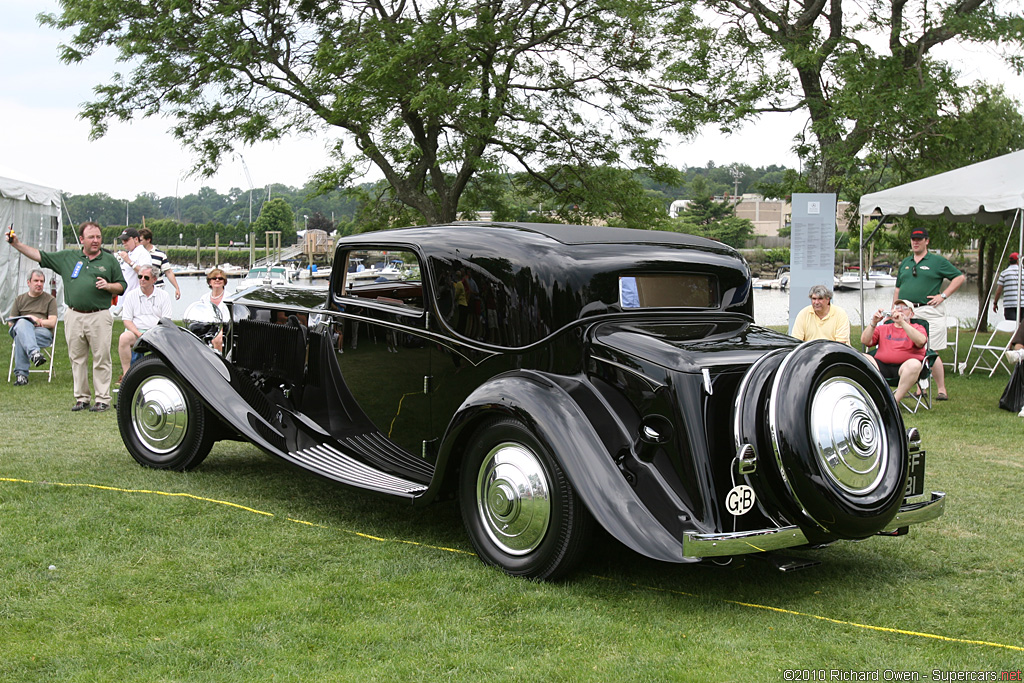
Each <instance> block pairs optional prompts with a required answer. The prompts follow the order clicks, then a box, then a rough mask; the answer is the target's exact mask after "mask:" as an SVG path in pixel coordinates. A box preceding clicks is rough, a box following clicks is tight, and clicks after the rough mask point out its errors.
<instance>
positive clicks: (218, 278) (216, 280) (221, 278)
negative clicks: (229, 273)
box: [207, 277, 228, 282]
mask: <svg viewBox="0 0 1024 683" xmlns="http://www.w3.org/2000/svg"><path fill="white" fill-rule="evenodd" d="M227 281H228V279H227V278H226V277H211V278H210V279H209V280H207V282H227Z"/></svg>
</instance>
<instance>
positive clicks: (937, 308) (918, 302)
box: [892, 228, 967, 401]
mask: <svg viewBox="0 0 1024 683" xmlns="http://www.w3.org/2000/svg"><path fill="white" fill-rule="evenodd" d="M930 241H931V240H929V238H928V231H927V230H925V229H924V228H914V229H913V230H912V231H911V232H910V251H911V252H912V253H911V254H910V256H908V257H907V258H905V259H903V262H902V263H900V269H899V273H898V274H897V275H896V290H895V291H894V293H893V295H892V297H893V299H892V300H893V302H895V301H897V300H898V299H903V300H904V301H908V302H910V303H912V304H914V314H913V317H915V318H922V319H924V320H927V321H928V348H930V349H931V350H933V351H941V350H943V349H944V348H946V299H948V298H949V297H951V296H953V293H954V292H955V291H956V290H958V289H960V286H961V285H962V284H963V283H964V281H966V280H967V277H966V276H965V275H964V274H963V273H961V272H960V271H959V270H958V269H957V268H956V266H954V265H953V264H952V263H950V262H949V261H948V260H947V259H946V258H945V257H944V256H942V255H940V254H933V253H931V252H929V251H928V244H929V243H930ZM946 280H949V284H948V285H946V286H945V288H944V287H943V283H944V282H945V281H946ZM932 377H934V378H935V392H936V393H935V398H936V399H937V400H939V401H945V400H946V399H948V398H949V394H948V393H947V392H946V371H945V369H944V368H943V366H942V360H941V359H936V361H935V365H934V366H933V367H932Z"/></svg>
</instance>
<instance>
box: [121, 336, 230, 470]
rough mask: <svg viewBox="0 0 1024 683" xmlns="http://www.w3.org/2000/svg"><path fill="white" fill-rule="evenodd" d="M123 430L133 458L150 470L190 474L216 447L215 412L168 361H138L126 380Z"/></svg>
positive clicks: (122, 383) (154, 359)
mask: <svg viewBox="0 0 1024 683" xmlns="http://www.w3.org/2000/svg"><path fill="white" fill-rule="evenodd" d="M117 426H118V428H119V429H120V431H121V440H122V441H124V445H125V447H126V448H127V449H128V452H129V453H131V455H132V457H133V458H135V460H137V461H138V462H139V463H140V464H142V465H145V466H146V467H152V468H154V469H161V470H177V471H186V470H191V469H194V468H195V467H198V466H199V464H200V463H201V462H202V461H203V460H204V459H205V458H206V456H207V455H208V454H209V452H210V448H211V447H212V446H213V441H214V439H213V428H214V426H215V425H214V424H213V423H212V421H211V417H210V415H209V413H208V412H207V411H206V408H205V407H204V406H203V404H202V402H201V401H200V400H199V398H198V397H196V395H195V393H194V392H193V391H192V390H191V388H189V387H188V386H187V385H186V384H185V382H184V381H182V379H181V378H180V377H178V375H177V374H175V373H174V372H173V371H172V370H171V369H170V368H169V367H168V366H167V365H166V364H165V363H164V362H163V360H162V359H160V358H157V357H152V356H151V357H149V358H145V359H143V360H141V361H138V362H136V363H135V364H134V365H132V367H131V368H130V369H129V371H128V372H127V373H126V374H125V376H124V379H123V380H122V381H121V389H120V391H119V398H118V401H117Z"/></svg>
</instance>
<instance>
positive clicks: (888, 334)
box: [860, 299, 928, 401]
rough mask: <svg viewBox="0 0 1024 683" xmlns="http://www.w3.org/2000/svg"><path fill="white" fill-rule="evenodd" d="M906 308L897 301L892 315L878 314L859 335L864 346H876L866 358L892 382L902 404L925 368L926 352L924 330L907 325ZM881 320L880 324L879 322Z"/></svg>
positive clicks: (923, 328)
mask: <svg viewBox="0 0 1024 683" xmlns="http://www.w3.org/2000/svg"><path fill="white" fill-rule="evenodd" d="M912 310H913V309H912V308H911V307H910V304H909V303H907V302H906V301H904V300H903V299H897V300H896V301H895V302H894V303H893V306H892V313H891V314H890V313H887V312H886V311H882V310H878V311H876V312H875V314H874V315H873V316H871V323H870V324H869V325H868V326H867V327H865V328H864V330H863V331H862V332H861V334H860V341H861V343H862V344H864V346H866V347H868V348H871V347H874V346H877V347H878V348H877V349H876V350H875V353H874V355H871V354H869V353H868V354H864V355H866V356H867V357H868V358H869V359H870V360H871V362H872V363H873V364H874V366H875V367H876V368H878V372H879V373H880V374H881V375H882V377H884V378H885V379H886V380H896V379H897V378H898V382H897V385H896V392H895V398H896V400H897V401H902V400H903V397H904V396H906V395H907V393H908V392H909V391H910V387H912V386H914V385H915V384H917V381H918V379H919V378H920V376H921V370H922V369H923V368H924V367H925V356H926V354H927V352H928V349H927V348H926V345H927V343H928V330H926V329H925V327H924V326H923V325H921V324H920V323H918V322H911V311H912ZM883 320H884V322H882V321H883Z"/></svg>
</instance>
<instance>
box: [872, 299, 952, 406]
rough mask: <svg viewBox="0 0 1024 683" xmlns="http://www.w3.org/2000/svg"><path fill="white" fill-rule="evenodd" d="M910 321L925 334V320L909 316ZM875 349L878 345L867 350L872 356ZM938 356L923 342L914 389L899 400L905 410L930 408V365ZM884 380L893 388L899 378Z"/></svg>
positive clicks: (933, 363) (931, 365) (889, 323)
mask: <svg viewBox="0 0 1024 683" xmlns="http://www.w3.org/2000/svg"><path fill="white" fill-rule="evenodd" d="M910 322H911V323H916V324H918V325H920V326H921V327H923V328H924V331H925V335H926V336H927V334H928V321H927V320H924V319H923V318H911V319H910ZM891 324H892V323H891V322H888V323H883V325H891ZM877 350H878V347H877V346H876V347H875V348H873V349H871V350H870V351H868V353H869V354H871V355H872V356H874V355H875V352H876V351H877ZM938 358H939V354H937V353H936V352H935V351H932V349H931V345H930V344H929V343H928V342H925V352H924V362H923V363H922V364H921V372H920V374H918V376H917V384H916V385H915V387H914V390H912V391H909V392H907V395H906V396H904V397H903V399H902V400H901V401H900V405H902V406H903V407H904V408H905V409H906V410H907V412H909V413H916V412H917V411H918V410H920V409H921V408H924V409H925V410H931V409H932V381H931V378H932V367H934V365H935V361H937V360H938ZM885 381H886V384H888V385H889V386H890V387H892V388H893V389H895V388H896V387H898V386H899V383H900V378H899V377H893V378H886V380H885Z"/></svg>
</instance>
